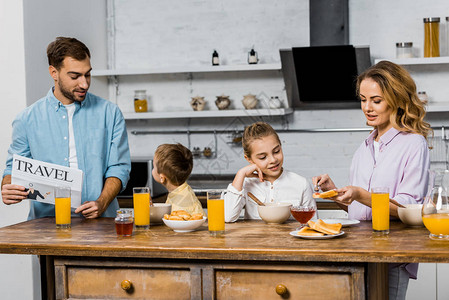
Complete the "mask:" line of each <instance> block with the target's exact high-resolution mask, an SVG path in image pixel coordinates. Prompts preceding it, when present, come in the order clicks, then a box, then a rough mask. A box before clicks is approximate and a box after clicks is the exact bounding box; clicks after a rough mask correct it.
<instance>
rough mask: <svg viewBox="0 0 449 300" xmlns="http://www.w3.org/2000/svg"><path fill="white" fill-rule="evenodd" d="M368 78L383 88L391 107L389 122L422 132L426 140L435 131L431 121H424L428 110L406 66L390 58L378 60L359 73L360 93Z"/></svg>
mask: <svg viewBox="0 0 449 300" xmlns="http://www.w3.org/2000/svg"><path fill="white" fill-rule="evenodd" d="M368 78H370V79H372V80H374V81H375V82H377V84H378V85H379V87H380V89H381V90H382V96H383V99H385V101H386V102H387V105H388V107H389V108H391V111H392V112H391V115H390V122H391V124H392V125H393V127H394V128H396V129H397V130H400V131H405V132H411V133H416V134H420V135H422V136H424V137H425V138H426V140H427V137H428V136H429V135H431V134H432V135H433V130H432V128H431V127H430V124H429V123H427V122H425V121H424V117H425V115H426V111H425V109H424V104H423V103H422V101H421V100H420V99H419V98H418V94H417V92H416V84H415V81H414V80H413V79H412V77H411V76H410V74H409V72H408V71H407V70H406V69H405V68H403V67H401V66H399V65H397V64H395V63H392V62H390V61H381V62H379V63H377V64H375V65H374V66H372V67H370V68H369V69H367V70H366V71H365V72H363V73H362V74H360V75H359V76H358V77H357V90H356V91H357V95H360V84H361V83H362V81H363V80H365V79H368Z"/></svg>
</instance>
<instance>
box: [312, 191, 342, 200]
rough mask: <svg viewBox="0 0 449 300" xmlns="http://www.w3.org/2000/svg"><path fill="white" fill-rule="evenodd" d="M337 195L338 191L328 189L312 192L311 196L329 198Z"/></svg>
mask: <svg viewBox="0 0 449 300" xmlns="http://www.w3.org/2000/svg"><path fill="white" fill-rule="evenodd" d="M337 195H338V193H337V192H336V191H335V190H330V191H326V192H322V193H313V198H331V197H335V196H337Z"/></svg>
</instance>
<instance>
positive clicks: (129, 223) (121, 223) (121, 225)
mask: <svg viewBox="0 0 449 300" xmlns="http://www.w3.org/2000/svg"><path fill="white" fill-rule="evenodd" d="M133 225H134V220H133V213H132V211H131V210H130V209H119V210H117V216H116V217H115V230H116V231H117V235H118V236H131V235H132V234H133Z"/></svg>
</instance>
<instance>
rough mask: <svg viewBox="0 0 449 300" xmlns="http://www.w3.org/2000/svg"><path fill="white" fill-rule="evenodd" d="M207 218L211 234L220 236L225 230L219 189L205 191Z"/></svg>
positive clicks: (222, 201) (222, 202)
mask: <svg viewBox="0 0 449 300" xmlns="http://www.w3.org/2000/svg"><path fill="white" fill-rule="evenodd" d="M207 219H208V221H207V222H208V225H209V233H210V235H211V236H222V235H223V234H224V232H225V220H224V219H225V218H224V199H223V197H222V191H221V190H211V191H208V192H207Z"/></svg>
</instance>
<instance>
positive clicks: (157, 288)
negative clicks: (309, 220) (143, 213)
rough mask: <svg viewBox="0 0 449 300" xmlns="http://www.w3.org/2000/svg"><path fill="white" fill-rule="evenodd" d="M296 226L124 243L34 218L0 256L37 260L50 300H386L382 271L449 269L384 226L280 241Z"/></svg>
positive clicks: (13, 230)
mask: <svg viewBox="0 0 449 300" xmlns="http://www.w3.org/2000/svg"><path fill="white" fill-rule="evenodd" d="M297 225H298V223H297V222H288V223H285V224H280V225H267V224H265V223H264V222H262V221H239V222H236V223H233V224H226V234H225V236H224V237H221V238H214V237H210V236H209V233H208V231H207V226H206V224H205V225H203V226H202V227H200V229H199V230H197V231H194V232H190V233H175V232H173V231H172V230H171V229H169V228H168V227H166V226H165V225H159V226H152V227H151V229H150V230H148V231H134V233H133V236H132V237H128V238H127V237H117V236H116V233H115V227H114V220H113V219H111V218H101V219H95V220H84V219H78V218H76V219H73V220H72V228H71V229H70V230H57V229H56V228H55V222H54V219H53V218H43V219H37V220H32V221H27V222H24V223H20V224H16V225H13V226H9V227H4V228H0V253H10V254H37V255H40V256H41V257H43V258H46V266H47V267H48V270H49V272H48V274H47V276H49V278H50V280H49V282H50V283H52V282H53V281H52V276H55V277H54V280H55V281H54V282H55V295H56V298H57V299H66V298H83V297H84V298H98V299H101V298H103V299H115V298H117V299H118V298H120V299H126V298H133V299H144V298H151V299H288V298H291V299H300V298H304V299H365V298H368V299H386V298H388V288H387V287H388V282H387V276H385V275H386V273H387V267H388V263H410V262H433V263H439V262H441V263H443V262H445V263H447V262H449V242H444V241H434V240H431V239H429V237H428V231H427V230H426V229H425V228H424V227H420V228H411V227H406V226H404V225H403V224H402V223H399V222H392V223H391V225H390V227H391V228H390V235H389V236H387V237H382V238H378V237H373V236H372V230H371V223H370V222H361V224H359V225H355V226H351V227H344V228H343V230H344V231H345V232H346V233H345V235H343V236H341V237H337V238H334V239H328V240H305V239H301V238H297V237H293V236H290V235H289V232H290V231H292V230H294V229H295V227H296V226H297ZM43 269H45V268H43ZM53 270H54V272H53ZM279 294H280V295H279ZM52 295H53V293H52V289H50V292H49V295H48V297H49V298H51V296H52Z"/></svg>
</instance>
